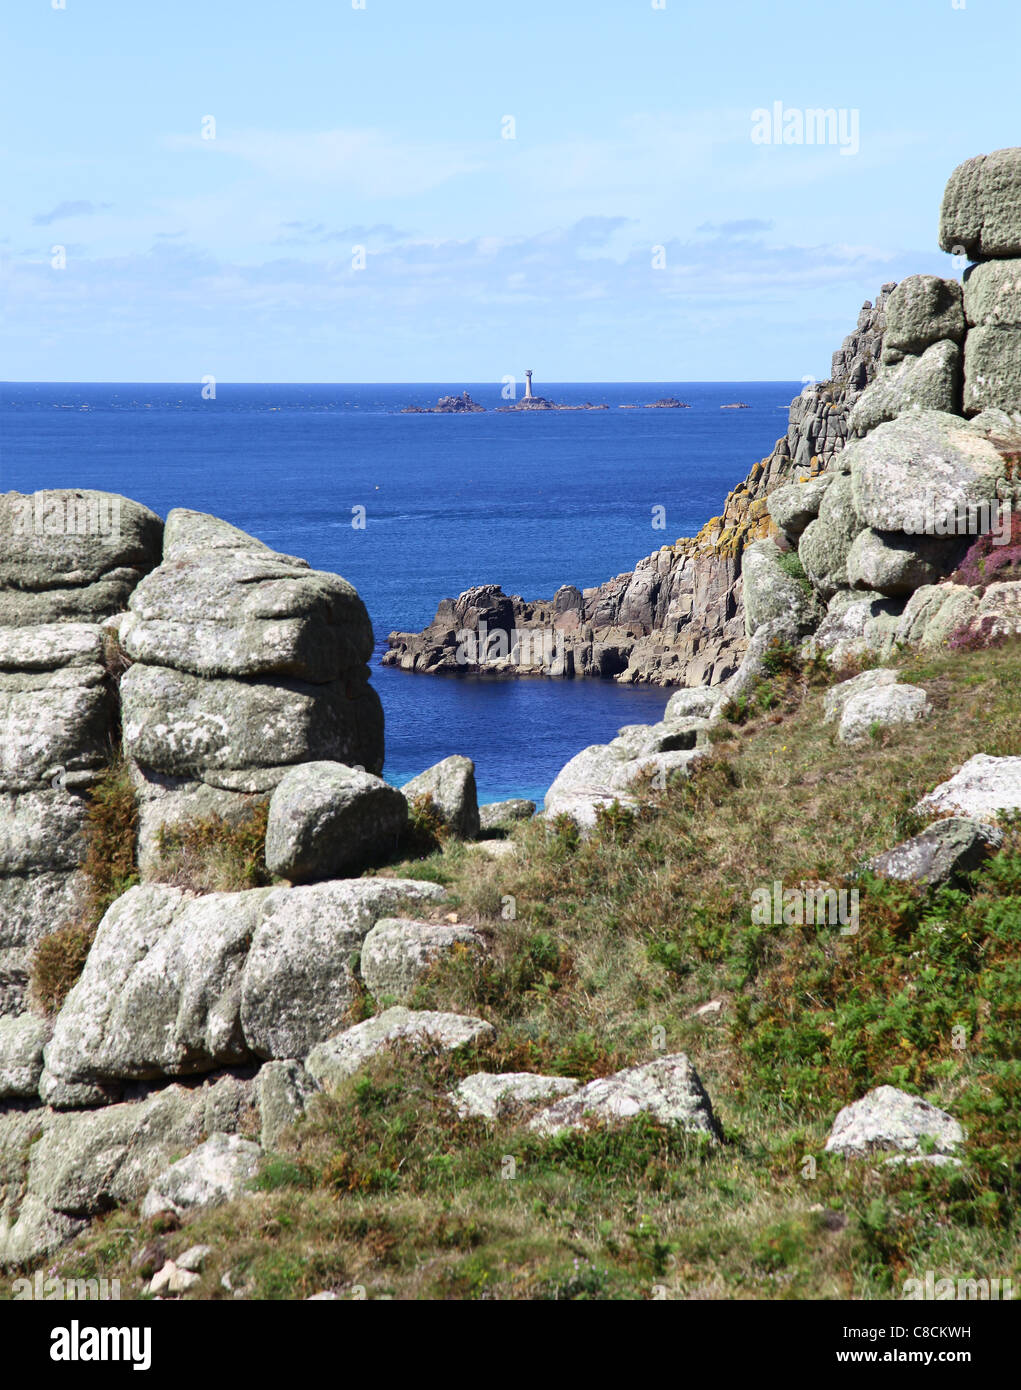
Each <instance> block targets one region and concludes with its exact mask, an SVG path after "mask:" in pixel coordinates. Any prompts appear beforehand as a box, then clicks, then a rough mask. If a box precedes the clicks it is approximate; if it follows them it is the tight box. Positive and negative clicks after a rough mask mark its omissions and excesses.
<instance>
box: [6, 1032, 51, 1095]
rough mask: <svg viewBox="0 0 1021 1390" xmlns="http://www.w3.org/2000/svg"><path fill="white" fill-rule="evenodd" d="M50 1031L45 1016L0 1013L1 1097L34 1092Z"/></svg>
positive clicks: (37, 1085) (40, 1073)
mask: <svg viewBox="0 0 1021 1390" xmlns="http://www.w3.org/2000/svg"><path fill="white" fill-rule="evenodd" d="M49 1034H50V1028H49V1024H48V1023H47V1022H46V1020H45V1019H42V1018H36V1017H34V1016H33V1015H32V1014H27V1013H26V1014H19V1015H18V1016H17V1017H16V1018H10V1017H6V1018H5V1017H3V1016H0V1101H5V1100H28V1099H32V1098H34V1097H35V1096H36V1094H37V1093H38V1090H39V1078H40V1076H41V1075H42V1070H43V1047H44V1046H45V1044H46V1039H47V1038H48V1037H49Z"/></svg>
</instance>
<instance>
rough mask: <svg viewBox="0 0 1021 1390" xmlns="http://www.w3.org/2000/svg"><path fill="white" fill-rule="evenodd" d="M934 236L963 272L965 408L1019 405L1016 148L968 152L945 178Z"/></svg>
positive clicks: (1020, 159)
mask: <svg viewBox="0 0 1021 1390" xmlns="http://www.w3.org/2000/svg"><path fill="white" fill-rule="evenodd" d="M939 244H940V246H941V247H942V249H943V250H944V251H949V252H951V253H952V254H954V255H959V256H962V255H963V256H968V257H969V258H970V260H972V261H973V262H975V264H973V265H971V266H969V268H968V270H967V271H966V272H965V276H964V314H965V317H966V319H967V322H968V336H967V340H966V343H965V349H964V413H965V414H966V415H977V414H978V413H979V412H981V411H983V410H1003V411H1015V410H1017V409H1018V408H1019V407H1021V149H1006V150H997V151H995V152H994V153H993V154H988V155H978V156H976V158H974V159H969V160H966V161H965V163H964V164H961V165H960V166H959V167H958V168H957V169H955V170H954V172H953V174H952V175H951V177H950V181H949V183H948V184H947V188H946V193H945V194H944V197H943V207H942V211H941V213H940V226H939Z"/></svg>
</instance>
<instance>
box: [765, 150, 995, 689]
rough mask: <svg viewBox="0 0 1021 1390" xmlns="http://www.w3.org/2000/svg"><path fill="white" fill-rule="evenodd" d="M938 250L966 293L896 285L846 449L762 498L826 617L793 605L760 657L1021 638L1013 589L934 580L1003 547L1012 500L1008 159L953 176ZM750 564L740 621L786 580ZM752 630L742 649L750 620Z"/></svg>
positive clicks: (919, 279) (935, 285)
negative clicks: (815, 472)
mask: <svg viewBox="0 0 1021 1390" xmlns="http://www.w3.org/2000/svg"><path fill="white" fill-rule="evenodd" d="M940 245H941V246H942V247H943V249H944V250H946V251H951V252H953V253H955V254H957V255H970V256H972V257H974V258H976V259H977V260H978V263H977V264H974V265H972V266H971V267H970V268H969V270H968V271H967V272H966V274H965V277H964V288H963V291H962V288H961V286H960V285H959V284H958V283H957V282H956V281H954V280H945V279H940V278H939V277H937V276H934V275H914V276H911V277H909V278H908V279H906V280H904V281H902V282H901V283H900V285H898V286H897V288H896V290H895V291H894V292H893V293H892V294H891V295H890V297H889V300H888V302H887V304H886V331H885V336H884V340H883V347H882V354H881V366H880V369H879V372H878V374H877V376H876V377H875V379H874V381H872V383H871V384H870V385H869V386H868V388H867V389H866V390H865V391H864V392H863V393H862V394H861V396H860V397H859V399H858V400H857V402H856V404H855V406H854V409H853V410H852V411H851V415H850V420H849V424H850V426H851V429H852V431H853V432H854V435H855V438H854V439H852V440H851V441H850V442H849V444H848V446H847V448H846V449H844V451H843V452H842V453H841V454H840V455H839V456H838V457H837V458H836V459H835V460H834V462H833V463H832V464H831V466H830V468H829V469H828V470H827V471H826V472H825V473H823V474H821V475H820V476H819V477H817V478H815V479H814V480H811V481H805V480H800V481H797V482H792V483H789V484H787V485H785V486H783V487H781V488H779V489H778V490H776V491H774V492H773V493H771V495H770V496H769V500H768V507H769V512H770V515H771V517H772V519H773V521H774V523H775V525H776V527H777V529H778V531H779V532H780V544H781V546H782V547H790V548H792V549H796V551H797V555H798V559H799V561H800V563H801V566H802V567H803V569H804V572H805V575H806V576H807V579H808V580H809V581H810V584H811V588H812V598H814V600H815V603H816V607H817V608H818V605H819V604H821V605H824V608H825V613H824V616H822V620H821V622H820V621H819V620H818V617H816V618H815V620H814V621H813V618H812V615H811V606H810V602H809V600H808V597H807V596H806V603H805V604H804V605H802V606H801V607H800V610H799V612H798V615H797V616H798V618H799V619H800V622H793V621H789V620H788V621H787V622H786V623H780V624H777V623H774V624H772V625H769V624H765V625H763V626H761V627H759V628H758V630H759V631H760V632H761V633H762V636H761V637H760V638H759V642H758V645H759V646H762V645H763V643H764V642H765V641H766V640H772V638H774V637H777V636H779V637H782V638H783V639H784V640H788V641H791V640H796V639H797V638H799V637H803V636H805V634H806V633H807V632H811V634H812V635H811V639H810V646H811V647H812V648H813V649H815V650H824V651H827V652H829V653H830V655H831V657H832V658H833V659H841V658H843V657H846V656H848V655H851V654H852V653H854V652H860V651H863V650H868V651H873V652H877V653H879V654H881V655H887V654H889V653H890V652H891V651H892V650H893V649H894V647H895V646H896V645H897V644H900V643H906V644H911V645H921V646H925V647H936V646H939V645H942V644H943V643H944V642H946V641H947V640H948V638H950V637H951V636H952V635H953V634H954V633H955V632H958V633H960V632H966V631H968V630H969V625H975V626H976V628H980V629H981V630H982V632H984V633H986V634H987V635H990V634H993V635H995V634H1000V633H1010V632H1017V631H1019V630H1021V593H1019V591H1018V590H1019V586H1018V585H1017V583H1016V582H990V583H988V584H986V585H978V586H975V585H965V584H960V583H948V582H947V580H948V577H949V576H950V575H951V574H952V573H953V572H954V571H955V569H956V568H957V566H958V565H959V563H960V561H961V560H962V557H963V556H964V555H965V553H966V552H967V551H968V549H969V548H970V547H971V546H972V545H973V544H974V543H975V542H976V540H977V539H978V537H979V535H981V534H983V533H987V534H988V533H990V532H995V533H996V534H997V536H998V539H999V541H1000V542H1001V543H1003V544H1010V537H1011V532H1010V526H1011V517H1012V514H1013V513H1015V512H1016V509H1017V507H1018V505H1019V504H1021V489H1019V486H1018V479H1017V477H1016V476H1015V474H1016V471H1017V470H1016V464H1017V459H1018V457H1019V456H1021V453H1019V451H1021V358H1019V354H1018V348H1019V346H1021V150H1001V151H999V152H997V153H996V154H993V155H988V156H980V157H978V158H977V159H972V160H968V161H967V162H966V163H965V164H963V165H961V166H960V168H958V169H957V170H955V172H954V173H953V175H952V176H951V178H950V181H949V183H948V185H947V190H946V194H945V196H944V200H943V208H942V214H941V222H940ZM752 549H753V551H754V550H756V549H758V550H759V551H761V555H760V559H766V558H772V560H773V561H774V562H775V561H776V560H777V559H778V555H777V554H776V553H770V552H769V550H768V547H767V546H758V547H753V548H752ZM751 559H752V556H751V554H749V552H746V556H745V606H746V611H748V612H749V613H751V612H752V611H753V610H754V609H756V608H757V609H759V610H761V611H763V612H765V611H766V610H767V609H768V608H769V603H770V602H772V603H773V607H774V608H776V606H777V603H776V601H777V598H778V596H779V595H780V594H781V593H783V592H784V590H785V589H789V586H790V580H789V566H788V574H785V573H784V571H783V569H782V568H780V567H779V566H778V565H777V564H775V563H774V564H773V565H772V566H769V565H764V564H759V565H758V566H757V567H755V566H754V565H752V564H751V563H750V561H751ZM770 616H774V615H772V614H771V615H770ZM749 632H750V634H752V635H753V641H754V640H755V639H754V634H755V633H756V625H755V624H750V626H749ZM758 654H759V653H757V652H755V651H752V652H751V653H750V656H749V657H746V662H747V661H748V660H752V661H754V659H755V658H756V656H757V655H758Z"/></svg>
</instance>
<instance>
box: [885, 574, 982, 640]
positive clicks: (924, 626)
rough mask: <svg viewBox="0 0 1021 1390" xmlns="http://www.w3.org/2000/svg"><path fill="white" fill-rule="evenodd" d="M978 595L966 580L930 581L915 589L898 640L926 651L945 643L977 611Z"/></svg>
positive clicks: (901, 620) (901, 621)
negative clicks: (953, 582)
mask: <svg viewBox="0 0 1021 1390" xmlns="http://www.w3.org/2000/svg"><path fill="white" fill-rule="evenodd" d="M978 605H979V598H978V594H977V593H976V592H975V590H974V589H972V588H969V587H968V586H967V585H965V584H930V585H926V586H925V587H924V588H921V589H916V590H915V592H914V593H913V594H912V595H911V597H910V598H909V599H908V601H907V604H906V606H905V608H904V612H903V613H902V614H901V618H900V621H899V623H898V625H897V632H896V640H897V641H898V642H900V643H903V644H904V645H906V646H912V647H920V648H921V649H922V650H925V651H932V650H936V649H937V648H939V647H942V646H944V645H945V643H946V642H947V640H948V639H949V638H950V637H951V636H952V635H953V633H955V632H956V631H957V630H958V628H960V627H963V626H964V625H965V624H966V623H968V622H969V621H970V619H971V618H973V617H974V616H975V614H976V613H977V611H978Z"/></svg>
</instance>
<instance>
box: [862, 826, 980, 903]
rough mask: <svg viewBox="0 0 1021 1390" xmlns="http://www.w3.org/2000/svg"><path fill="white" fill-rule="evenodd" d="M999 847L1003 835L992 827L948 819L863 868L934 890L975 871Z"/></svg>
mask: <svg viewBox="0 0 1021 1390" xmlns="http://www.w3.org/2000/svg"><path fill="white" fill-rule="evenodd" d="M1002 844H1003V834H1002V832H1001V831H999V830H997V829H996V828H995V827H994V826H991V825H983V824H982V823H981V822H980V821H974V820H968V819H967V818H966V817H963V816H951V817H949V818H948V819H947V820H938V821H935V822H933V824H932V825H930V826H928V827H927V828H926V829H925V830H923V831H922V833H921V834H920V835H915V836H914V837H913V838H912V839H910V840H905V841H904V843H903V844H900V845H895V846H894V847H893V849H888V850H885V851H884V852H883V853H882V854H877V855H876V856H875V857H874V858H872V859H870V860H869V861H868V864H867V866H866V867H867V868H868V869H870V870H871V872H872V873H874V874H878V875H879V876H880V877H881V878H894V879H898V880H900V881H901V882H904V883H924V884H928V885H929V886H931V887H935V886H937V885H939V884H943V883H950V882H953V881H955V880H956V879H958V878H960V876H961V875H962V874H966V873H969V872H970V871H971V870H972V869H977V868H978V867H979V866H980V865H981V864H982V862H983V861H984V860H985V859H986V858H987V857H988V856H989V855H990V854H992V853H993V852H994V851H995V850H997V849H999V848H1000V846H1001V845H1002Z"/></svg>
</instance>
